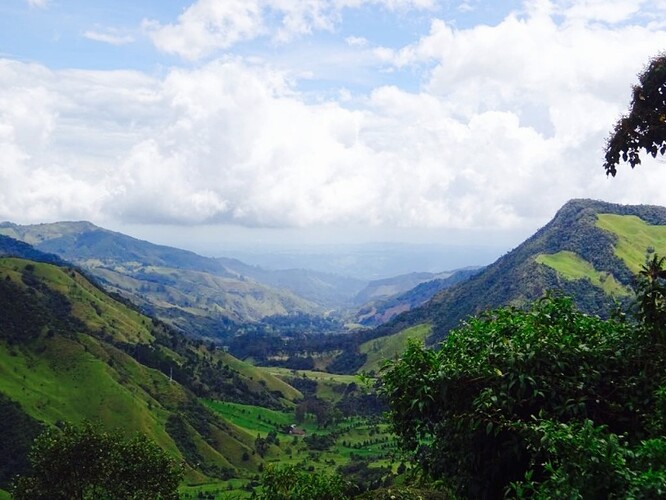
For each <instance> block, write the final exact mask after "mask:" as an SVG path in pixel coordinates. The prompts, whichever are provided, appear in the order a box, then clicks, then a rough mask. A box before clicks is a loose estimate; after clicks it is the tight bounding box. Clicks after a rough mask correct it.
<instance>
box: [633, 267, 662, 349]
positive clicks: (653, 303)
mask: <svg viewBox="0 0 666 500" xmlns="http://www.w3.org/2000/svg"><path fill="white" fill-rule="evenodd" d="M665 260H666V258H665V257H659V256H658V255H657V254H653V255H652V259H650V258H649V257H648V258H647V259H646V262H645V264H644V265H643V266H641V271H640V272H639V274H638V277H637V281H636V316H637V318H638V319H639V320H640V321H641V322H642V323H643V324H644V325H646V327H647V328H648V329H649V330H650V331H651V332H652V333H653V335H654V336H655V341H659V340H661V341H663V340H664V339H663V338H661V339H659V338H657V337H660V336H662V335H663V334H664V333H666V270H664V269H663V266H664V261H665Z"/></svg>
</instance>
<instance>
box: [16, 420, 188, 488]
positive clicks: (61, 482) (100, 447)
mask: <svg viewBox="0 0 666 500" xmlns="http://www.w3.org/2000/svg"><path fill="white" fill-rule="evenodd" d="M30 462H31V464H32V469H33V471H32V474H31V475H27V476H21V477H19V478H18V479H17V480H16V482H15V484H14V487H13V492H12V493H13V496H14V498H16V499H17V500H20V499H30V500H36V499H44V500H46V499H49V500H57V499H63V500H65V499H98V498H102V499H105V498H106V499H112V498H113V499H115V498H126V499H144V498H165V499H166V498H174V499H175V498H178V492H177V488H178V484H179V482H180V480H181V478H182V468H181V466H180V465H179V464H177V463H176V462H175V461H174V460H173V459H172V458H170V457H169V456H168V455H167V454H166V453H165V452H164V451H162V450H161V449H160V448H159V447H158V446H157V445H156V444H155V443H153V442H152V441H150V440H148V439H147V438H146V437H144V436H141V435H137V436H135V437H133V438H126V437H125V436H123V435H122V434H120V433H118V432H107V431H104V430H102V429H100V428H98V427H95V426H93V425H91V424H89V423H86V424H83V425H81V426H79V427H75V426H72V425H70V424H65V425H64V426H63V427H62V429H47V430H46V431H44V432H43V433H42V434H40V435H39V436H38V437H37V439H36V440H35V442H34V444H33V447H32V450H31V451H30Z"/></svg>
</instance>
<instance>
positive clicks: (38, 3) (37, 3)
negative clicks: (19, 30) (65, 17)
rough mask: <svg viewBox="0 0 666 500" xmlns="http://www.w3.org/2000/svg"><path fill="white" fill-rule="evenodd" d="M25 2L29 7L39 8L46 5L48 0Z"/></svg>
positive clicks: (28, 0)
mask: <svg viewBox="0 0 666 500" xmlns="http://www.w3.org/2000/svg"><path fill="white" fill-rule="evenodd" d="M27 2H28V5H30V7H39V8H40V9H43V8H45V7H46V6H47V5H48V3H49V0H27Z"/></svg>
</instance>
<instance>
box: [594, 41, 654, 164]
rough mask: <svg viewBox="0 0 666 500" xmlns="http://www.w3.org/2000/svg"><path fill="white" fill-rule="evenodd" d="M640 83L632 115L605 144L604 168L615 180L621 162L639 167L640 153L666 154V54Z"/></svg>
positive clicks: (652, 64) (621, 122)
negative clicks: (642, 151)
mask: <svg viewBox="0 0 666 500" xmlns="http://www.w3.org/2000/svg"><path fill="white" fill-rule="evenodd" d="M638 81H639V83H638V85H635V86H634V87H633V96H632V99H631V105H630V107H629V114H627V115H625V116H623V117H622V118H620V120H619V121H618V122H617V123H616V124H615V128H614V129H613V132H612V134H611V136H610V137H609V138H608V142H607V143H606V159H605V161H604V168H605V169H606V174H610V175H612V176H613V177H614V176H615V174H616V173H617V170H616V166H617V165H618V163H619V162H620V160H622V161H625V162H629V164H630V165H631V167H632V168H633V167H635V166H636V165H639V164H640V163H641V158H640V152H641V150H644V151H645V153H647V154H650V155H652V157H656V156H657V154H661V155H663V154H665V153H666V54H660V55H659V56H657V57H655V58H653V59H652V60H651V61H650V63H649V64H648V66H647V68H645V70H644V71H643V72H642V73H641V74H640V75H638Z"/></svg>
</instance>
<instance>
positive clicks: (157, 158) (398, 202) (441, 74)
mask: <svg viewBox="0 0 666 500" xmlns="http://www.w3.org/2000/svg"><path fill="white" fill-rule="evenodd" d="M354 3H356V4H358V3H361V0H357V1H356V2H354V1H353V0H345V1H342V0H341V1H340V2H323V1H318V0H312V1H311V2H289V1H287V0H284V1H277V0H275V1H274V2H272V3H270V2H269V3H268V4H267V3H266V2H238V3H234V2H224V3H219V2H218V3H212V2H206V1H203V0H202V1H200V2H198V3H196V4H195V5H194V6H193V7H191V8H190V9H188V10H187V11H185V12H184V13H183V15H182V16H181V18H180V19H179V20H178V23H176V24H174V25H170V26H169V27H167V26H153V27H152V28H151V29H153V30H154V32H153V35H154V37H155V43H157V44H158V45H159V44H163V45H162V48H163V49H164V50H173V51H174V52H176V53H182V55H183V56H185V57H192V58H196V57H198V56H200V55H202V54H205V53H210V51H212V50H214V49H213V47H214V48H215V50H216V49H218V48H220V47H222V48H224V47H227V46H231V45H232V44H234V43H236V42H237V41H239V40H242V39H247V38H249V37H252V36H260V35H263V34H264V33H265V31H266V27H265V16H266V12H265V7H264V6H265V5H270V8H272V9H274V10H275V11H277V12H278V13H279V14H280V16H281V17H280V24H279V26H280V27H279V28H278V29H277V31H274V32H273V34H272V36H276V35H277V36H280V35H279V29H286V28H285V26H289V33H291V34H299V33H303V32H307V30H308V29H327V27H328V25H327V24H326V23H328V22H333V23H334V22H336V21H335V19H336V16H337V15H339V13H340V12H341V11H342V9H344V8H346V7H348V6H350V5H352V4H354ZM384 4H385V7H386V8H389V9H391V8H393V9H398V8H421V7H423V8H426V7H428V6H429V2H418V1H416V0H414V1H411V2H408V1H403V2H400V1H397V0H396V1H393V2H384ZM640 4H641V2H638V1H633V2H632V1H626V2H622V1H617V2H603V5H604V7H605V8H603V9H602V8H601V7H600V6H601V5H602V3H601V2H595V1H588V2H575V3H572V4H571V5H569V4H568V3H565V2H563V3H559V4H555V3H552V2H530V3H529V4H527V7H528V8H526V9H525V10H524V11H523V12H520V13H514V14H511V15H509V16H507V17H506V18H505V19H503V20H502V21H501V22H499V23H497V24H496V25H494V26H485V25H483V26H477V27H473V28H467V29H460V28H456V27H455V26H453V25H451V24H450V23H447V22H445V21H443V20H438V19H434V20H433V21H432V24H431V29H430V31H429V33H427V34H426V35H424V36H423V37H422V38H421V39H419V40H417V41H415V42H414V43H413V44H410V45H408V46H405V47H403V48H401V49H399V50H391V49H383V50H381V51H378V52H377V53H378V54H380V56H381V58H382V61H383V62H382V64H383V65H384V68H385V70H387V71H390V70H393V71H405V70H413V71H420V72H422V84H421V88H420V90H417V91H413V92H409V91H406V90H403V89H400V88H398V87H396V86H382V87H378V88H375V89H374V90H373V91H372V92H370V93H368V94H367V95H355V96H353V97H352V98H351V99H350V97H349V96H348V95H347V96H346V97H345V99H344V100H343V99H340V100H337V99H332V98H322V99H314V100H313V99H312V96H311V95H310V94H305V93H303V92H301V91H299V86H298V83H299V82H298V79H297V78H296V77H295V76H294V75H293V74H290V73H289V72H286V71H284V70H278V69H276V68H275V67H272V66H271V65H269V64H267V63H265V62H257V61H255V60H250V59H248V58H243V57H240V56H232V55H220V56H219V57H215V58H212V59H211V60H209V61H207V62H205V63H203V64H199V65H194V66H192V67H183V68H172V69H170V70H168V71H166V72H165V73H164V74H163V75H161V76H154V75H146V74H143V73H140V72H131V71H116V72H92V71H76V70H60V71H55V70H51V69H48V68H46V67H45V66H42V65H39V64H28V63H23V62H17V61H11V60H4V61H0V158H2V162H1V163H0V185H1V186H2V189H1V190H0V218H1V219H11V220H14V221H19V222H43V221H48V220H60V219H91V220H94V221H104V220H116V221H124V222H128V223H141V224H151V223H167V224H211V223H212V224H215V223H232V224H240V225H244V226H249V227H254V226H262V227H286V226H288V227H313V226H321V225H327V224H331V225H332V224H335V225H344V224H353V225H387V226H394V227H396V226H397V227H433V228H435V227H441V228H477V229H478V228H522V227H533V226H534V225H535V224H540V223H543V222H545V221H546V220H547V219H549V218H550V217H552V215H553V213H554V211H555V210H556V209H557V208H559V207H560V206H561V205H562V204H563V203H564V202H565V201H567V200H568V199H570V198H574V197H592V198H598V199H605V200H609V201H618V202H634V203H635V202H642V203H656V204H663V202H664V201H663V189H662V186H663V185H664V184H665V182H666V166H663V165H658V164H657V165H651V164H649V163H646V164H645V165H642V166H641V167H640V168H639V169H637V170H636V171H634V172H629V171H628V170H629V169H628V168H624V169H622V172H621V173H620V178H618V179H608V178H606V177H605V175H604V173H603V169H602V167H601V160H602V148H603V144H604V139H605V137H606V136H607V134H608V132H609V131H610V129H611V127H612V124H613V122H614V121H615V120H616V119H617V118H618V117H619V115H620V113H622V112H623V111H624V109H625V108H626V106H627V104H628V101H629V97H630V86H631V84H632V82H633V81H634V80H635V75H636V73H637V72H638V71H640V69H641V68H642V67H643V65H644V64H645V63H646V61H647V59H648V58H649V57H650V56H652V55H655V54H656V53H658V52H659V50H660V49H661V48H663V47H666V32H664V31H663V30H662V29H661V28H660V27H659V26H658V25H655V24H654V22H653V20H652V18H651V15H652V11H646V10H645V9H642V10H641V9H640ZM214 5H216V6H218V8H219V9H221V10H220V11H219V12H218V13H217V17H215V16H213V17H212V19H213V21H214V22H211V23H209V24H206V26H205V30H207V31H210V33H203V34H202V33H199V32H198V31H197V30H199V29H203V28H202V27H201V26H199V25H198V24H197V21H196V16H197V15H198V14H196V12H195V10H196V8H199V9H204V10H205V9H212V8H213V6H214ZM221 5H223V7H220V6H221ZM296 6H298V7H296ZM308 6H309V7H308ZM299 9H306V10H305V11H301V10H299ZM193 12H194V13H193ZM655 12H656V11H655ZM211 15H212V14H211V12H207V13H206V16H211ZM232 15H233V21H229V20H228V19H231V17H230V16H232ZM289 15H294V16H296V17H295V19H298V20H300V21H298V22H296V21H293V23H292V24H289V23H291V21H289V22H287V20H286V19H287V17H288V16H289ZM299 16H300V17H299ZM204 17H205V16H204ZM320 18H321V19H320ZM192 19H194V21H193V20H192ZM216 19H217V20H221V21H220V23H221V24H220V23H217V21H215V20H216ZM319 19H320V20H319ZM301 21H302V22H303V23H304V24H299V23H300V22H301ZM192 23H193V24H192ZM216 23H217V24H216ZM224 23H227V24H224ZM228 23H231V24H228ZM192 26H194V27H195V28H192ZM223 28H224V29H223ZM170 29H173V30H194V31H192V32H191V33H190V32H189V31H188V32H187V33H185V31H183V32H182V33H180V34H179V35H178V36H175V37H172V40H176V39H180V37H181V36H182V40H191V39H192V40H199V41H200V42H201V43H200V44H199V45H196V44H192V45H187V47H189V49H187V50H191V51H192V52H191V53H186V49H184V48H183V47H185V45H183V47H180V46H175V45H174V46H173V47H172V48H171V49H168V48H167V45H165V44H167V42H166V41H165V40H167V38H169V37H167V38H164V39H160V36H162V35H159V33H162V34H164V33H167V32H168V30H170ZM163 30H167V31H163ZM188 33H189V34H188ZM165 36H166V35H165ZM209 36H210V37H213V38H209ZM188 43H189V42H188ZM349 45H350V46H358V50H367V46H366V42H363V43H356V41H355V39H352V42H350V43H349ZM380 56H378V57H380Z"/></svg>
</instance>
